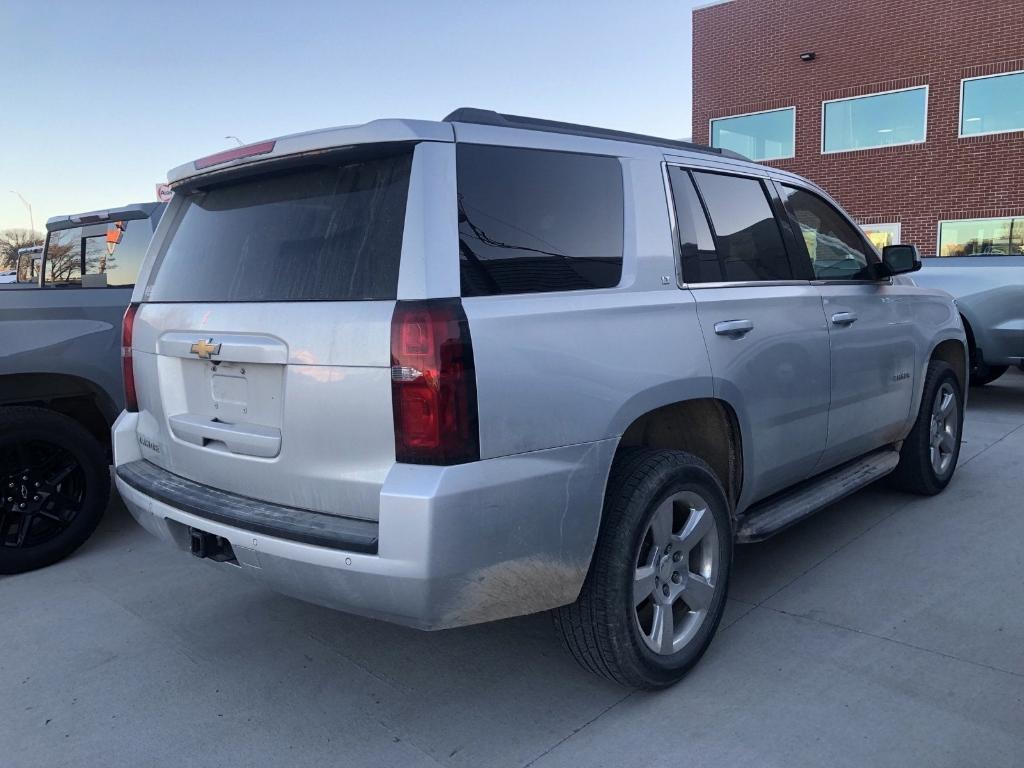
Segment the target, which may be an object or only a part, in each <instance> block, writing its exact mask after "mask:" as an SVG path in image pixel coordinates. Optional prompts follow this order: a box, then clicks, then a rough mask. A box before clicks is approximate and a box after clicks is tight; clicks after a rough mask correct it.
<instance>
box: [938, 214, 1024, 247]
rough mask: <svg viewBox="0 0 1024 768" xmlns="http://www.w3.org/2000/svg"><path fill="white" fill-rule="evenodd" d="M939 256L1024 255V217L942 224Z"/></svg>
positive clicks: (940, 223) (940, 226) (945, 222)
mask: <svg viewBox="0 0 1024 768" xmlns="http://www.w3.org/2000/svg"><path fill="white" fill-rule="evenodd" d="M938 255H939V256H981V255H985V256H1024V217H1018V218H1013V219H961V220H960V221H940V222H939V248H938Z"/></svg>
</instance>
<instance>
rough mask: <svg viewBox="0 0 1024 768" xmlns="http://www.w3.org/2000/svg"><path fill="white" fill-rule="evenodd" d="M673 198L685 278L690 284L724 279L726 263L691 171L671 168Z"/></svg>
mask: <svg viewBox="0 0 1024 768" xmlns="http://www.w3.org/2000/svg"><path fill="white" fill-rule="evenodd" d="M668 173H669V179H670V181H671V182H672V198H673V200H674V201H675V210H676V229H677V230H678V233H679V252H680V255H681V256H682V260H683V280H684V282H687V283H713V282H718V281H721V280H722V279H723V278H722V265H721V263H720V262H719V261H718V253H716V251H715V242H714V240H713V239H712V237H711V228H710V227H708V219H707V216H705V215H704V208H703V207H702V206H701V203H700V198H699V197H697V190H696V189H694V188H693V181H692V180H691V179H690V174H688V173H687V172H686V171H684V170H683V169H682V168H675V167H669V169H668Z"/></svg>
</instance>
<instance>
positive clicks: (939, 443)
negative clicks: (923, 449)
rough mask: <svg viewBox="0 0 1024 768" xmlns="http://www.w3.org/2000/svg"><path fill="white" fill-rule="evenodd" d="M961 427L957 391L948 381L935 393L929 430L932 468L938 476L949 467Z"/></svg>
mask: <svg viewBox="0 0 1024 768" xmlns="http://www.w3.org/2000/svg"><path fill="white" fill-rule="evenodd" d="M959 429H960V408H959V405H958V404H957V400H956V392H955V391H954V389H953V385H952V384H950V383H949V382H948V381H946V382H943V384H942V386H940V387H939V391H938V392H936V393H935V400H934V402H933V403H932V419H931V430H930V432H929V446H930V449H929V454H930V458H931V462H932V470H933V471H934V472H935V474H936V476H938V477H941V476H943V475H944V474H945V473H946V471H947V470H948V469H949V465H950V464H951V463H952V461H953V455H954V453H955V452H956V440H957V432H958V430H959Z"/></svg>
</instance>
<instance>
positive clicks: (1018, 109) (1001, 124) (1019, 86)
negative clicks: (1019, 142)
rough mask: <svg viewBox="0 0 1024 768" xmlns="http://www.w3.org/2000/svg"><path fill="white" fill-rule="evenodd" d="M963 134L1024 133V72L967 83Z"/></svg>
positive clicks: (964, 96) (962, 118) (962, 126)
mask: <svg viewBox="0 0 1024 768" xmlns="http://www.w3.org/2000/svg"><path fill="white" fill-rule="evenodd" d="M960 119H961V121H962V122H961V123H960V133H961V134H962V135H963V136H972V135H975V134H979V133H998V132H1000V131H1022V130H1024V72H1015V73H1013V74H1008V75H996V76H995V77H986V78H983V79H980V80H965V81H964V94H963V105H962V112H961V116H960Z"/></svg>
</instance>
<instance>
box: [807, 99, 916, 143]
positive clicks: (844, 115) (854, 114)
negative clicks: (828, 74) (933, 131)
mask: <svg viewBox="0 0 1024 768" xmlns="http://www.w3.org/2000/svg"><path fill="white" fill-rule="evenodd" d="M927 112H928V88H927V87H924V86H922V87H920V88H908V89H905V90H902V91H891V92H889V93H876V94H872V95H870V96H857V97H855V98H852V99H837V100H835V101H826V102H824V103H823V104H822V141H821V151H822V152H846V151H849V150H855V149H872V148H875V147H886V146H892V145H895V144H917V143H920V142H922V141H924V140H925V131H926V122H927Z"/></svg>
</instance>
